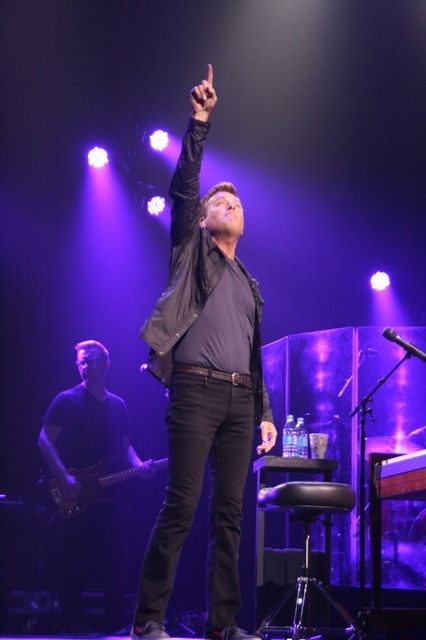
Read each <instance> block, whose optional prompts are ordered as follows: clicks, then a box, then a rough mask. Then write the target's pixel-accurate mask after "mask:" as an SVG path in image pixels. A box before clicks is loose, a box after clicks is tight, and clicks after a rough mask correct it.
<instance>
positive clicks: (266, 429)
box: [256, 420, 277, 456]
mask: <svg viewBox="0 0 426 640" xmlns="http://www.w3.org/2000/svg"><path fill="white" fill-rule="evenodd" d="M260 432H261V434H262V444H260V445H259V446H258V447H257V449H256V451H257V455H259V456H260V455H261V454H262V453H268V451H270V450H271V449H272V448H273V447H274V446H275V443H276V441H277V430H276V429H275V425H274V423H273V422H267V421H266V420H264V421H263V422H261V424H260Z"/></svg>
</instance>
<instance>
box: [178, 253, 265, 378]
mask: <svg viewBox="0 0 426 640" xmlns="http://www.w3.org/2000/svg"><path fill="white" fill-rule="evenodd" d="M225 259H226V268H225V269H224V272H223V275H222V278H221V279H220V281H219V283H218V284H217V286H216V288H215V289H214V291H213V292H212V294H211V295H210V296H209V298H208V299H207V302H206V305H205V307H204V309H203V312H202V313H201V314H200V316H199V318H198V319H197V320H196V321H195V322H194V324H193V325H192V326H191V327H190V328H189V329H188V331H187V332H186V333H185V335H184V336H183V337H182V339H181V340H180V341H179V342H178V344H177V345H176V347H175V350H174V361H175V362H176V363H180V364H191V365H197V366H200V367H209V368H213V369H218V370H219V371H228V372H230V373H232V372H233V371H237V372H238V373H250V353H251V348H252V344H253V329H254V321H255V312H256V306H255V301H254V297H253V293H252V291H251V288H250V285H249V283H248V281H247V278H246V277H245V275H244V273H243V272H242V271H241V269H240V267H239V266H238V263H237V262H236V261H234V260H230V259H228V258H225Z"/></svg>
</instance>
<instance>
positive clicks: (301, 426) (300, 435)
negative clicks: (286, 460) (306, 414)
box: [296, 418, 308, 458]
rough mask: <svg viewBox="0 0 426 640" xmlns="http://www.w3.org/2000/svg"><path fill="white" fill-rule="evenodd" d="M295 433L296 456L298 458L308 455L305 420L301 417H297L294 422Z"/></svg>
mask: <svg viewBox="0 0 426 640" xmlns="http://www.w3.org/2000/svg"><path fill="white" fill-rule="evenodd" d="M296 433H297V456H298V457H299V458H307V457H308V432H307V430H306V427H305V420H304V419H303V418H298V419H297V424H296Z"/></svg>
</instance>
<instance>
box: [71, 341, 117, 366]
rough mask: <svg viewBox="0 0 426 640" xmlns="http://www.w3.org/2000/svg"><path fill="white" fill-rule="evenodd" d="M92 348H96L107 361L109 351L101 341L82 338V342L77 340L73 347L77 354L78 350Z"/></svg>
mask: <svg viewBox="0 0 426 640" xmlns="http://www.w3.org/2000/svg"><path fill="white" fill-rule="evenodd" d="M93 348H94V349H98V351H100V352H101V353H102V355H103V356H104V358H105V360H106V361H107V362H109V351H108V349H107V348H106V347H105V346H104V345H103V344H102V342H99V341H98V340H83V341H82V342H77V344H76V345H75V347H74V349H75V352H76V354H78V352H79V351H81V350H82V349H93Z"/></svg>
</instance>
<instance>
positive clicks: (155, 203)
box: [146, 196, 166, 216]
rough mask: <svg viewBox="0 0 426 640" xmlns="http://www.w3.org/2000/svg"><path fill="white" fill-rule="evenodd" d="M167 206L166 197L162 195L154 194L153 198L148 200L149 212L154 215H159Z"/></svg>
mask: <svg viewBox="0 0 426 640" xmlns="http://www.w3.org/2000/svg"><path fill="white" fill-rule="evenodd" d="M165 206H166V201H165V200H164V198H162V197H161V196H154V197H153V198H151V199H150V200H148V203H147V205H146V208H147V209H148V213H150V214H151V215H152V216H158V215H160V213H162V212H163V211H164V208H165Z"/></svg>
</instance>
